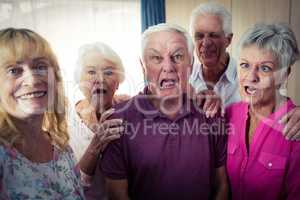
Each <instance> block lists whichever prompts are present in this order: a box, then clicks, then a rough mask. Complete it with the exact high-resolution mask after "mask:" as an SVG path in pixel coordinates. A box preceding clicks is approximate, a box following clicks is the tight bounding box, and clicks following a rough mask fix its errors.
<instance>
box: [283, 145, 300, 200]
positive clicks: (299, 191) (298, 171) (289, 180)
mask: <svg viewBox="0 0 300 200" xmlns="http://www.w3.org/2000/svg"><path fill="white" fill-rule="evenodd" d="M285 182H286V190H287V198H286V200H297V199H299V197H300V142H294V143H293V148H292V152H291V154H290V157H289V163H288V171H287V175H286V181H285Z"/></svg>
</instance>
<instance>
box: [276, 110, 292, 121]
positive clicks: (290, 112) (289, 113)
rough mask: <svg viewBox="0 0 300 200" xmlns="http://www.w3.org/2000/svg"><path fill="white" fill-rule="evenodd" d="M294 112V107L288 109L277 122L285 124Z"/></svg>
mask: <svg viewBox="0 0 300 200" xmlns="http://www.w3.org/2000/svg"><path fill="white" fill-rule="evenodd" d="M293 113H294V109H293V110H290V111H289V112H288V113H287V114H285V115H284V116H283V117H282V118H281V119H280V120H279V123H281V124H286V123H287V122H288V121H289V119H290V118H291V116H292V115H293Z"/></svg>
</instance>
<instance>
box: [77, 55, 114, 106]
mask: <svg viewBox="0 0 300 200" xmlns="http://www.w3.org/2000/svg"><path fill="white" fill-rule="evenodd" d="M82 63H83V70H82V72H81V77H80V90H81V91H82V93H83V94H84V96H85V97H86V98H87V99H88V100H90V101H91V100H97V101H98V100H100V101H101V104H102V106H107V105H108V106H111V103H112V99H113V95H114V93H115V91H116V90H117V88H118V85H119V80H118V74H117V67H116V65H115V64H114V63H112V62H111V61H109V60H107V59H105V58H104V57H103V56H102V55H101V53H99V52H97V51H91V52H89V53H88V54H86V55H85V56H84V58H83V62H82Z"/></svg>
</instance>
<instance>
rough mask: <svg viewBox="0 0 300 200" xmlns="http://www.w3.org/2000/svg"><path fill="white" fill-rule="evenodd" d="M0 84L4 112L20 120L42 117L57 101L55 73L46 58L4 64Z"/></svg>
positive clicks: (0, 73)
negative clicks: (55, 99) (33, 116)
mask: <svg viewBox="0 0 300 200" xmlns="http://www.w3.org/2000/svg"><path fill="white" fill-rule="evenodd" d="M0 85H1V90H0V98H1V99H0V100H1V105H2V107H3V109H5V110H6V111H7V112H8V113H9V114H10V115H12V116H14V117H17V118H26V117H30V116H32V115H41V114H43V113H44V112H45V111H46V110H47V109H48V108H49V106H50V104H51V103H53V101H54V100H53V98H54V87H55V76H54V71H53V68H52V67H51V65H50V62H49V61H48V60H47V59H46V58H45V57H35V58H27V59H24V60H20V61H17V62H12V63H6V64H2V65H1V68H0Z"/></svg>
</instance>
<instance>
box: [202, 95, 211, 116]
mask: <svg viewBox="0 0 300 200" xmlns="http://www.w3.org/2000/svg"><path fill="white" fill-rule="evenodd" d="M212 102H213V100H212V98H210V97H206V98H205V102H204V106H203V111H204V112H205V113H206V111H208V108H209V106H210V105H211V104H212Z"/></svg>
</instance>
